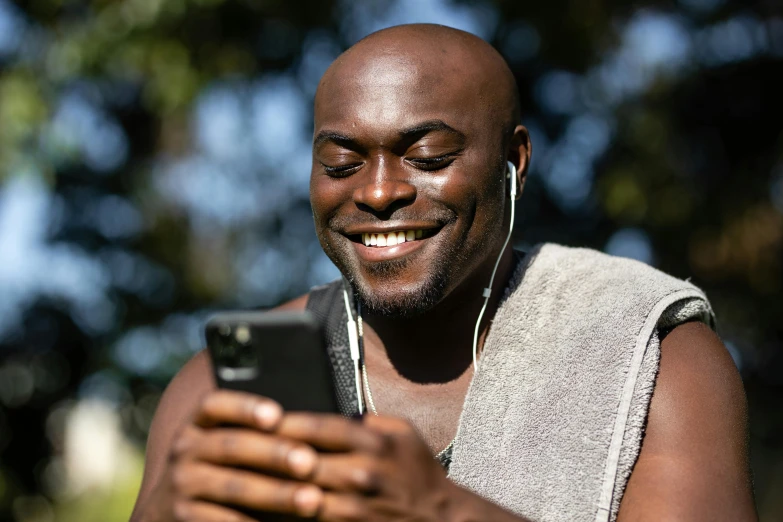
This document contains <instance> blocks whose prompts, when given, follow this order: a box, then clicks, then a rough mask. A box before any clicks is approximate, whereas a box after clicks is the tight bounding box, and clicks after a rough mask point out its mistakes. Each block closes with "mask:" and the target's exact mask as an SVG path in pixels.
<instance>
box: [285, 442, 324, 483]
mask: <svg viewBox="0 0 783 522" xmlns="http://www.w3.org/2000/svg"><path fill="white" fill-rule="evenodd" d="M316 458H317V457H316V455H315V451H313V450H311V449H309V448H296V449H293V450H291V451H290V452H289V453H288V467H289V468H290V469H291V471H292V472H293V473H294V475H296V476H297V477H301V478H304V477H306V476H308V475H309V474H310V473H312V472H313V469H314V468H315V461H316Z"/></svg>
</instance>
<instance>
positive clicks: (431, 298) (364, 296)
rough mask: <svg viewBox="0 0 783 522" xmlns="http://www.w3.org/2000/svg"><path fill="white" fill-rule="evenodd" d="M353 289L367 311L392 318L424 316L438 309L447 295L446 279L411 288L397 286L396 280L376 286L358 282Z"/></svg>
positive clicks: (430, 279)
mask: <svg viewBox="0 0 783 522" xmlns="http://www.w3.org/2000/svg"><path fill="white" fill-rule="evenodd" d="M353 286H354V289H355V291H356V294H357V297H358V299H359V301H360V302H361V305H362V310H363V311H366V312H367V313H369V314H371V315H379V316H382V317H388V318H392V319H393V318H398V319H406V318H413V317H419V316H422V315H424V314H426V313H427V312H429V311H430V310H432V309H433V308H434V307H435V306H437V305H438V303H440V301H441V300H442V299H443V298H444V297H445V296H446V293H447V288H446V286H447V285H446V284H445V281H444V280H442V279H441V278H430V277H428V278H426V280H424V281H419V282H416V283H415V284H409V285H396V284H395V282H394V281H393V280H390V281H386V282H382V283H380V284H376V285H372V284H367V282H366V281H362V280H355V281H354V282H353Z"/></svg>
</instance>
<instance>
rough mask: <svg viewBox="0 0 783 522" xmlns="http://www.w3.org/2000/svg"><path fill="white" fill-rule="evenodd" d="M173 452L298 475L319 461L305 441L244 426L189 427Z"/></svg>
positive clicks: (195, 458) (184, 456)
mask: <svg viewBox="0 0 783 522" xmlns="http://www.w3.org/2000/svg"><path fill="white" fill-rule="evenodd" d="M173 456H174V457H183V458H190V459H194V460H202V461H205V462H209V463H212V464H220V465H222V466H241V467H245V468H254V469H258V470H263V471H266V472H271V473H277V474H284V475H290V476H292V477H295V478H299V479H304V478H306V477H308V476H310V475H311V474H312V472H313V470H314V469H315V467H316V463H317V461H318V455H317V454H316V452H315V450H313V448H311V447H310V446H308V445H306V444H304V443H301V442H297V441H294V440H290V439H284V438H280V437H277V436H275V435H270V434H265V433H260V432H257V431H251V430H246V429H242V428H224V429H220V430H200V429H198V428H192V429H187V430H185V431H184V433H183V434H182V436H181V439H180V440H179V441H177V444H176V446H175V448H174V453H173Z"/></svg>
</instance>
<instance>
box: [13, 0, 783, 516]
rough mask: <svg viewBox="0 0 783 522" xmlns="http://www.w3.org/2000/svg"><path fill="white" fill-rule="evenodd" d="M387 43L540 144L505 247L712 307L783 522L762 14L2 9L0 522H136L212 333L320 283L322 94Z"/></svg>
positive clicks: (782, 282) (686, 7)
mask: <svg viewBox="0 0 783 522" xmlns="http://www.w3.org/2000/svg"><path fill="white" fill-rule="evenodd" d="M405 22H435V23H441V24H444V25H450V26H454V27H458V28H461V29H464V30H467V31H470V32H472V33H475V34H477V35H479V36H481V37H482V38H484V39H486V40H488V41H490V42H492V43H493V44H494V45H495V46H496V47H497V48H498V49H499V50H500V51H501V52H502V53H503V55H504V56H505V57H506V59H507V60H508V62H509V64H510V65H511V67H512V69H513V71H514V73H515V75H516V77H517V81H518V82H519V87H520V91H521V96H522V100H523V108H524V123H525V124H526V125H527V126H528V128H529V129H530V131H531V133H532V139H533V145H534V152H533V163H532V172H531V175H530V178H529V181H528V184H527V187H526V190H525V194H524V196H523V198H522V200H521V201H520V202H519V204H518V210H519V217H518V223H517V226H518V229H517V230H518V232H517V233H516V238H515V239H516V243H517V245H518V246H520V247H525V246H529V245H531V244H534V243H537V242H540V241H557V242H561V243H565V244H569V245H586V246H590V247H594V248H597V249H601V250H604V251H607V252H610V253H612V254H618V255H623V256H628V257H633V258H636V259H640V260H642V261H645V262H647V263H649V264H651V265H653V266H656V267H659V268H661V269H663V270H665V271H668V272H670V273H672V274H674V275H676V276H678V277H681V278H691V279H692V280H693V281H694V282H695V283H696V284H697V285H699V286H701V287H702V288H704V289H705V290H706V291H707V293H708V295H709V296H710V297H711V299H712V302H713V304H714V307H715V309H716V311H717V314H718V318H719V321H720V323H719V328H720V334H721V335H722V337H723V338H724V340H725V342H726V344H727V345H728V347H729V349H730V350H731V353H732V356H733V357H734V360H735V362H736V364H737V366H738V367H739V369H740V371H741V373H742V376H743V378H744V381H745V385H746V389H747V394H748V400H749V403H750V415H751V417H750V420H751V446H752V456H753V471H754V480H755V487H756V494H757V503H758V506H759V510H760V512H761V515H762V520H764V521H773V520H783V299H781V289H782V287H783V131H782V128H783V126H781V123H780V120H781V117H782V116H783V96H782V95H781V93H783V13H782V12H781V10H780V4H779V3H778V2H776V1H772V0H769V1H765V0H755V1H743V2H740V1H732V0H668V1H654V0H649V1H636V2H630V1H619V0H604V1H601V0H573V1H570V2H515V1H511V0H509V1H500V0H498V1H490V0H485V1H479V0H476V1H469V2H468V1H458V0H389V1H361V2H360V1H353V2H352V1H348V0H346V1H340V0H331V1H329V0H319V1H301V0H300V1H278V0H124V1H113V0H93V1H87V0H82V1H78V0H30V1H26V2H11V1H9V0H0V520H3V521H5V520H9V521H11V520H13V521H18V522H51V521H55V520H56V521H67V522H71V521H74V522H75V521H79V522H92V521H95V522H98V521H101V522H106V521H109V522H111V521H121V520H127V518H128V516H129V514H130V510H131V507H132V504H133V501H134V499H135V495H136V492H137V490H138V486H139V481H140V476H141V470H142V466H143V451H144V442H145V437H146V434H147V430H148V427H149V423H150V418H151V416H152V414H153V411H154V409H155V407H156V404H157V401H158V399H159V397H160V394H161V392H162V390H163V389H164V387H165V386H166V384H167V382H168V381H169V379H170V378H171V377H172V375H173V374H174V373H175V372H176V371H177V370H178V369H179V368H180V367H181V366H182V365H183V364H184V362H185V361H186V360H187V359H188V358H189V357H191V356H192V354H193V353H195V351H197V350H198V349H199V348H200V347H202V345H203V341H202V337H201V335H202V334H201V328H202V325H203V321H204V318H205V316H206V315H207V314H208V313H209V312H210V311H213V310H216V309H223V308H235V307H266V306H273V305H276V304H278V303H280V302H282V301H284V300H287V299H289V298H292V297H294V296H297V295H300V294H302V293H304V292H306V291H307V290H308V288H309V287H310V286H312V285H315V284H319V283H323V282H326V281H329V280H331V279H333V278H335V277H336V276H337V271H336V269H335V268H334V267H333V265H332V264H331V263H330V262H329V260H328V259H327V258H326V257H325V256H324V254H323V253H322V252H321V249H320V247H319V245H318V242H317V240H316V238H315V235H314V232H313V225H312V216H311V212H310V207H309V202H308V177H309V171H310V162H311V156H310V140H311V134H312V114H311V104H312V97H313V93H314V91H315V88H316V85H317V82H318V80H319V78H320V76H321V74H322V73H323V72H324V70H325V69H326V67H327V66H328V65H329V63H330V62H331V61H332V60H333V59H334V58H335V57H336V56H337V55H338V54H339V53H340V52H341V51H342V50H344V49H345V48H346V47H347V46H349V45H351V44H353V43H354V42H356V41H357V40H358V39H359V38H361V37H363V36H365V35H367V34H368V33H370V32H372V31H375V30H377V29H380V28H383V27H387V26H389V25H395V24H399V23H405Z"/></svg>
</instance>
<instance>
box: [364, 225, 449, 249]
mask: <svg viewBox="0 0 783 522" xmlns="http://www.w3.org/2000/svg"><path fill="white" fill-rule="evenodd" d="M438 230H439V229H426V230H425V229H411V230H395V231H391V232H384V233H369V232H364V233H361V234H354V235H351V236H349V237H350V239H351V240H352V241H354V242H355V243H362V244H363V245H364V246H368V247H381V248H382V247H391V246H396V245H401V244H403V243H408V242H411V241H418V240H422V239H427V238H430V237H432V236H434V235H435V234H437V233H438Z"/></svg>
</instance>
